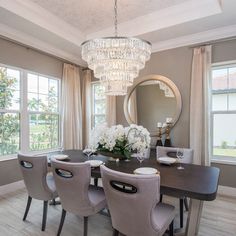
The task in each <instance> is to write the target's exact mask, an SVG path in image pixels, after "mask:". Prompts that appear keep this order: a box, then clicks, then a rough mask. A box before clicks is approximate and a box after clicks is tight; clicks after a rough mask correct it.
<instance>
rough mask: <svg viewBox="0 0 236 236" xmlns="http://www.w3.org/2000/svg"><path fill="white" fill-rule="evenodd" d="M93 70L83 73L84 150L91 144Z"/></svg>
mask: <svg viewBox="0 0 236 236" xmlns="http://www.w3.org/2000/svg"><path fill="white" fill-rule="evenodd" d="M92 76H93V73H92V71H91V70H87V69H86V70H85V71H83V86H82V112H83V148H84V147H85V146H86V145H88V143H89V136H90V130H91V81H92Z"/></svg>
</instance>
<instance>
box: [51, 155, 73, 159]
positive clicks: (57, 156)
mask: <svg viewBox="0 0 236 236" xmlns="http://www.w3.org/2000/svg"><path fill="white" fill-rule="evenodd" d="M68 157H69V156H68V155H64V154H58V155H53V156H51V158H55V159H56V160H65V159H67V158H68Z"/></svg>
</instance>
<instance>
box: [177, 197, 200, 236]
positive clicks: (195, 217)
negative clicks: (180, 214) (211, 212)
mask: <svg viewBox="0 0 236 236" xmlns="http://www.w3.org/2000/svg"><path fill="white" fill-rule="evenodd" d="M202 207H203V201H200V200H196V199H191V200H190V206H189V212H188V219H187V223H186V228H185V232H184V233H183V232H176V233H175V236H197V235H198V230H199V224H200V220H201V215H202Z"/></svg>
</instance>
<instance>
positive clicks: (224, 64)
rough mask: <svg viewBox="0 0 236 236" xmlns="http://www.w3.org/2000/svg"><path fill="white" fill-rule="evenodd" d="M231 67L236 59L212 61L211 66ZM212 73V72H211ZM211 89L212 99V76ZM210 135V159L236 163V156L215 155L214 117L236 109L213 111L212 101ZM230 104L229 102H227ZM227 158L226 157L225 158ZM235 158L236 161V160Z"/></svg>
mask: <svg viewBox="0 0 236 236" xmlns="http://www.w3.org/2000/svg"><path fill="white" fill-rule="evenodd" d="M229 67H236V61H224V62H219V63H212V66H211V71H212V70H213V69H216V68H217V69H225V68H229ZM211 74H212V73H211ZM210 84H211V90H210V95H211V100H212V95H213V93H212V77H211V81H210ZM210 104H211V106H210V109H211V110H210V136H209V139H210V140H209V141H210V142H209V143H210V155H211V156H210V157H211V158H210V161H211V162H212V163H219V164H228V165H236V157H230V156H221V155H213V119H214V115H215V114H222V115H223V114H236V110H230V111H228V110H226V111H225V110H223V111H213V110H212V103H211V102H210ZM227 105H228V104H227ZM224 158H225V159H224ZM234 159H235V161H234Z"/></svg>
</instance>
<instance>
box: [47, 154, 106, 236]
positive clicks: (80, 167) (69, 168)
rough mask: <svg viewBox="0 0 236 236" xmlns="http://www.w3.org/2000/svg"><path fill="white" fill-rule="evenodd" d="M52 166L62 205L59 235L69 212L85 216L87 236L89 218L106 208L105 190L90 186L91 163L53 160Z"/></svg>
mask: <svg viewBox="0 0 236 236" xmlns="http://www.w3.org/2000/svg"><path fill="white" fill-rule="evenodd" d="M51 165H52V171H53V176H54V179H55V184H56V188H57V191H58V195H59V197H60V200H61V205H62V214H61V221H60V224H59V228H58V232H57V235H58V236H59V235H60V234H61V231H62V227H63V224H64V220H65V217H66V212H67V211H68V212H70V213H73V214H75V215H79V216H83V218H84V230H83V231H84V234H83V235H84V236H87V232H88V216H91V215H94V214H96V213H98V212H99V211H101V210H103V209H104V208H105V207H106V199H105V194H104V191H103V188H101V187H97V186H94V185H90V179H91V166H90V164H89V163H68V162H63V161H58V160H56V159H53V158H52V159H51Z"/></svg>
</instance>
